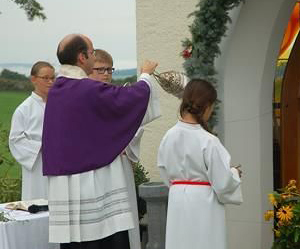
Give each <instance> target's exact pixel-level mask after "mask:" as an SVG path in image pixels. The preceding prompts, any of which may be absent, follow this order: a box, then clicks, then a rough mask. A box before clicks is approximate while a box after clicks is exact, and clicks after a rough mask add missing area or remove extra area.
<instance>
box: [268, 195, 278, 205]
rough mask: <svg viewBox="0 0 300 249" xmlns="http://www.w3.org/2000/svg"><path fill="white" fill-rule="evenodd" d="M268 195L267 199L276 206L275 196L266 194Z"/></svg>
mask: <svg viewBox="0 0 300 249" xmlns="http://www.w3.org/2000/svg"><path fill="white" fill-rule="evenodd" d="M268 196H269V201H270V203H271V204H272V205H273V206H275V207H277V201H276V198H275V196H274V194H268Z"/></svg>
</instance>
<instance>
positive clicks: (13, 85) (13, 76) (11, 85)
mask: <svg viewBox="0 0 300 249" xmlns="http://www.w3.org/2000/svg"><path fill="white" fill-rule="evenodd" d="M32 90H33V86H32V84H31V82H30V80H29V78H28V77H26V76H25V75H23V74H19V73H16V72H13V71H10V70H7V69H4V70H3V71H2V72H1V74H0V91H32Z"/></svg>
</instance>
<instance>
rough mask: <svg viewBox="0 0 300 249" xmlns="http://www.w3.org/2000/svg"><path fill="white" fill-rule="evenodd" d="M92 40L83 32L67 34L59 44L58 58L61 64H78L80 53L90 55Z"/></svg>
mask: <svg viewBox="0 0 300 249" xmlns="http://www.w3.org/2000/svg"><path fill="white" fill-rule="evenodd" d="M91 44H92V43H91V41H90V39H89V38H87V37H86V36H84V35H81V34H70V35H67V36H65V37H64V38H63V39H62V40H61V42H60V43H59V44H58V48H57V58H58V60H59V62H60V64H69V65H76V64H77V60H78V55H79V54H80V53H83V54H86V56H88V54H87V53H88V49H89V47H90V45H91Z"/></svg>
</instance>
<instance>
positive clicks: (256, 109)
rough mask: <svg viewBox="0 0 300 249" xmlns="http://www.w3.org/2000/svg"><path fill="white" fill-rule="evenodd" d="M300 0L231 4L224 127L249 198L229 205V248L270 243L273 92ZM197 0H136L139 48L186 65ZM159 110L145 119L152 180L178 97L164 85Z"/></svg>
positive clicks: (172, 64) (171, 64) (263, 248)
mask: <svg viewBox="0 0 300 249" xmlns="http://www.w3.org/2000/svg"><path fill="white" fill-rule="evenodd" d="M295 2H296V0H290V1H287V0H272V1H270V0H249V1H246V4H244V5H243V6H242V7H241V8H240V9H235V10H233V11H232V13H231V14H232V16H233V18H234V20H236V22H233V24H232V25H231V26H230V29H229V31H228V37H227V38H226V39H224V40H223V42H222V44H221V47H222V56H221V57H220V58H219V59H218V60H217V62H216V65H217V69H218V71H219V75H218V78H219V79H220V87H219V89H218V92H219V97H220V98H221V99H222V108H221V110H222V113H221V115H220V123H219V131H220V132H219V134H220V137H221V139H222V140H223V142H224V144H225V146H226V147H227V149H228V150H229V151H230V153H231V155H232V161H233V163H241V164H242V165H243V171H244V175H243V195H244V203H243V205H241V206H239V207H235V206H230V207H228V208H227V214H228V216H227V217H228V233H229V248H230V249H241V248H243V249H267V248H271V243H272V240H273V235H272V231H271V223H268V222H265V221H264V220H263V213H264V212H265V211H266V210H267V209H269V208H271V206H270V205H269V204H268V202H267V194H268V193H269V192H271V191H272V189H273V154H272V92H273V81H274V73H275V63H276V59H277V56H278V51H279V48H280V44H281V41H282V38H283V34H284V31H285V27H286V25H287V23H288V19H289V17H290V14H291V12H292V8H293V6H294V3H295ZM196 3H198V0H192V1H180V0H172V1H158V0H153V1H144V0H136V6H137V10H136V11H137V56H138V62H139V63H141V61H142V60H143V59H145V58H151V59H154V60H157V61H158V62H159V63H160V67H159V69H158V70H159V71H164V70H170V69H174V70H182V68H181V64H182V62H183V59H182V58H181V57H180V56H179V53H180V51H181V50H182V48H181V42H180V41H181V40H182V39H184V38H185V37H187V36H189V30H188V28H187V26H188V24H189V23H191V21H192V20H188V19H187V18H186V17H187V15H188V14H189V13H190V12H192V11H193V10H194V9H195V5H196ZM161 102H162V104H161V106H162V114H163V117H161V118H160V119H159V120H157V121H155V122H153V123H152V124H151V125H149V126H148V127H147V130H146V134H145V137H144V138H143V142H142V163H143V165H144V166H145V167H146V168H147V169H148V170H149V171H150V173H151V178H152V180H157V179H159V176H158V172H157V170H156V168H155V165H156V152H157V147H158V144H159V141H160V139H161V137H162V136H163V134H164V133H165V131H166V130H167V129H168V128H169V127H170V126H172V125H173V124H174V123H175V122H176V113H177V110H178V105H179V102H178V101H177V100H176V99H174V98H173V97H172V96H169V95H167V94H165V93H164V92H162V91H161Z"/></svg>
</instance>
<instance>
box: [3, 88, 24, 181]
mask: <svg viewBox="0 0 300 249" xmlns="http://www.w3.org/2000/svg"><path fill="white" fill-rule="evenodd" d="M29 95H30V93H28V92H6V91H0V155H2V157H3V163H2V164H0V178H3V177H5V178H20V177H21V168H20V166H19V165H18V164H17V163H16V161H15V160H14V159H13V158H12V156H11V155H10V152H9V149H8V143H7V139H8V134H9V129H10V122H11V117H12V115H13V112H14V110H15V109H16V107H17V106H18V105H19V104H20V103H21V102H22V101H23V100H24V99H25V98H27V97H28V96H29Z"/></svg>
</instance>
